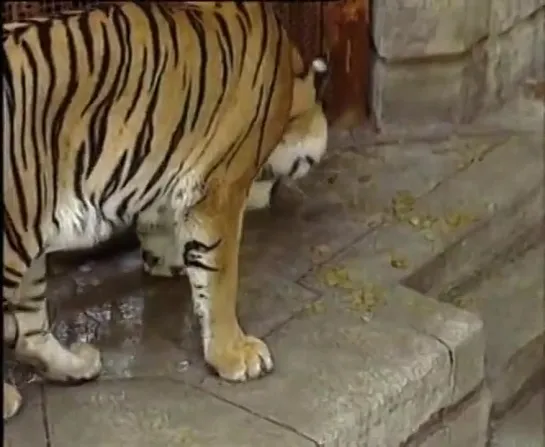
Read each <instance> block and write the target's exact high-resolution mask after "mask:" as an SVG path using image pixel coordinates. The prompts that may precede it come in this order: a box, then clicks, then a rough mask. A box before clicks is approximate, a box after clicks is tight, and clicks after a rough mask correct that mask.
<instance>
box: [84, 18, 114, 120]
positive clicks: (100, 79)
mask: <svg viewBox="0 0 545 447" xmlns="http://www.w3.org/2000/svg"><path fill="white" fill-rule="evenodd" d="M87 20H88V19H87ZM100 26H101V32H102V42H103V44H104V48H103V50H102V59H101V60H100V71H99V72H98V75H97V80H96V81H95V88H94V89H93V92H92V93H91V95H90V96H89V100H88V101H87V104H85V106H83V108H82V112H81V116H83V115H85V114H86V113H87V111H88V110H89V109H90V108H91V106H92V105H93V104H94V103H95V101H96V100H97V98H98V96H99V95H100V92H101V90H102V88H103V87H104V86H105V85H106V77H107V76H108V72H109V70H110V61H111V52H112V49H111V46H110V39H109V38H108V29H107V27H106V25H105V24H104V23H102V24H101V25H100ZM91 42H92V41H91ZM84 43H86V42H85V41H84ZM89 51H92V48H90V49H89Z"/></svg>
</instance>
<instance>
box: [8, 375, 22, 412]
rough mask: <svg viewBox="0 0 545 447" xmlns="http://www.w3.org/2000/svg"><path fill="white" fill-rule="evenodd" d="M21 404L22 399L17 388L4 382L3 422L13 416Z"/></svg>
mask: <svg viewBox="0 0 545 447" xmlns="http://www.w3.org/2000/svg"><path fill="white" fill-rule="evenodd" d="M22 404H23V398H22V397H21V394H20V393H19V391H17V388H15V387H14V386H13V385H10V384H9V383H6V382H4V421H5V420H7V419H9V418H11V417H13V416H15V414H16V413H17V412H18V411H19V409H20V408H21V405H22Z"/></svg>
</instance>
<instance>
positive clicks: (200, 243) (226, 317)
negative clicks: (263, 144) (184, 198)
mask: <svg viewBox="0 0 545 447" xmlns="http://www.w3.org/2000/svg"><path fill="white" fill-rule="evenodd" d="M230 193H231V194H230V195H229V199H225V200H222V199H221V198H220V197H218V196H219V195H220V194H222V195H223V194H226V192H225V191H222V192H221V193H220V192H215V193H214V192H212V191H209V194H208V196H207V198H206V199H205V200H204V201H203V202H201V203H200V204H199V205H197V206H196V207H195V208H194V209H192V210H191V211H190V213H189V214H188V215H187V216H186V218H185V223H184V227H185V228H184V229H183V230H181V231H183V232H184V233H186V234H188V235H190V240H188V241H187V242H186V244H185V247H184V253H183V254H184V262H185V265H186V269H187V274H188V277H189V281H190V283H191V291H192V299H193V305H194V310H195V313H196V315H197V316H198V318H199V320H200V324H201V333H202V341H203V349H204V357H205V359H206V361H207V363H208V364H210V365H211V366H212V367H213V368H214V369H215V370H216V371H217V373H218V374H219V375H220V377H222V378H224V379H226V380H231V381H239V382H240V381H246V380H248V379H251V378H257V377H259V376H261V375H262V374H264V373H267V372H269V371H271V370H272V368H273V359H272V356H271V353H270V351H269V349H268V347H267V345H266V344H265V343H264V342H263V341H261V340H259V339H258V338H256V337H253V336H251V335H246V334H245V333H244V332H243V330H242V329H241V327H240V325H239V322H238V318H237V315H236V301H237V293H238V262H239V260H238V258H239V245H240V239H241V232H242V220H243V215H244V206H245V193H242V192H238V193H237V192H232V191H231V192H230ZM227 194H229V193H227Z"/></svg>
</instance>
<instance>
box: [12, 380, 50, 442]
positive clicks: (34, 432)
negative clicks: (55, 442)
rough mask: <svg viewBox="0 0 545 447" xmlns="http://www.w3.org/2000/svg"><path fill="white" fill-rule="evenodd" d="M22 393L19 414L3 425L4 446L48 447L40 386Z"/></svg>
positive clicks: (31, 387)
mask: <svg viewBox="0 0 545 447" xmlns="http://www.w3.org/2000/svg"><path fill="white" fill-rule="evenodd" d="M22 393H23V398H24V399H25V401H24V406H23V408H22V409H21V412H20V413H19V414H18V415H17V416H16V417H14V418H13V419H11V420H10V421H8V422H7V423H6V424H4V446H5V447H50V444H48V442H47V432H46V427H45V421H44V413H43V411H42V407H43V401H42V390H41V386H39V385H34V386H28V387H26V388H25V389H24V390H22ZM59 447H60V446H59Z"/></svg>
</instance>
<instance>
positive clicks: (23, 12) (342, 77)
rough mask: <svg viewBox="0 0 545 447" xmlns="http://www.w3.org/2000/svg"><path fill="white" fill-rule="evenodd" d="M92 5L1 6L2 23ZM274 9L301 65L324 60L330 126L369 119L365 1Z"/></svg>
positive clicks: (282, 4)
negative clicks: (322, 56) (327, 71)
mask: <svg viewBox="0 0 545 447" xmlns="http://www.w3.org/2000/svg"><path fill="white" fill-rule="evenodd" d="M93 3H95V4H96V3H97V2H93V1H41V2H14V1H12V2H4V5H3V10H2V17H3V19H4V20H6V21H10V20H17V19H21V18H24V17H30V16H36V15H42V16H43V15H48V14H51V13H53V12H56V11H62V10H66V9H70V8H81V7H85V6H90V5H92V4H93ZM274 7H275V9H276V11H277V13H278V14H279V16H280V17H281V19H282V21H283V23H284V25H285V27H286V29H287V31H288V34H289V35H290V37H291V38H292V39H293V40H294V41H295V42H296V44H297V45H298V47H299V48H300V50H301V53H302V55H303V57H304V58H305V59H306V60H310V59H312V58H314V57H316V56H318V55H320V54H323V53H327V54H329V58H330V67H331V75H330V80H329V83H328V89H327V93H326V100H327V104H328V108H327V114H328V117H329V120H330V122H331V124H332V125H334V126H338V127H345V128H346V127H354V126H360V125H362V124H363V123H364V122H365V121H366V120H367V118H368V116H369V114H368V109H367V106H368V83H369V69H370V55H371V51H370V37H369V36H370V25H369V0H336V1H326V2H304V1H298V2H295V1H284V2H274Z"/></svg>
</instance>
